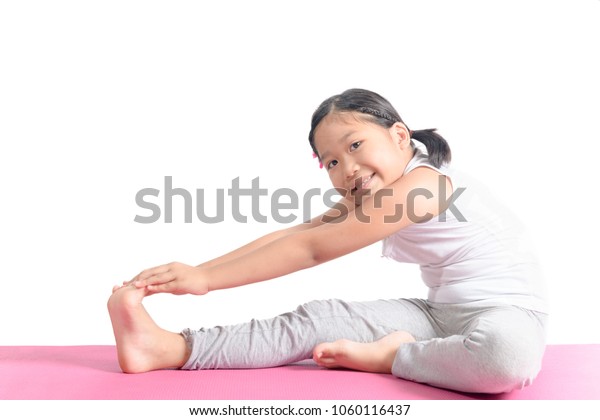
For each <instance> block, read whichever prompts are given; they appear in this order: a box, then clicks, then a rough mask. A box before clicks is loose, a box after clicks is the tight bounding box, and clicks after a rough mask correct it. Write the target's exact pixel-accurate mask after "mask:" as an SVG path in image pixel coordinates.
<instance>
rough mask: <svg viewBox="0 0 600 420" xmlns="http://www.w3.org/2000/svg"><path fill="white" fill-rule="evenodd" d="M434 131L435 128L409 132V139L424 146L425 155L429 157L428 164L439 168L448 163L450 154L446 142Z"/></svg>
mask: <svg viewBox="0 0 600 420" xmlns="http://www.w3.org/2000/svg"><path fill="white" fill-rule="evenodd" d="M436 130H437V129H436V128H429V129H427V130H415V131H412V132H411V138H413V139H415V140H417V141H419V142H421V143H423V144H424V145H425V147H426V148H427V154H428V155H429V163H431V164H432V165H433V166H435V167H436V168H439V167H441V166H442V165H443V164H445V163H450V160H451V159H452V153H451V152H450V146H449V145H448V142H447V141H446V140H445V139H444V138H443V137H442V136H440V135H439V134H438V133H436V132H435V131H436Z"/></svg>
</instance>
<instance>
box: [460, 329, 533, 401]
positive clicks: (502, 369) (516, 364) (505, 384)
mask: <svg viewBox="0 0 600 420" xmlns="http://www.w3.org/2000/svg"><path fill="white" fill-rule="evenodd" d="M469 344H471V345H473V342H471V343H469ZM469 344H467V347H468V346H469ZM529 344H530V343H523V342H520V341H517V340H514V339H511V337H506V336H503V335H501V334H491V335H488V336H487V337H486V339H485V340H484V341H483V342H480V343H479V345H478V346H477V347H478V348H477V351H476V352H474V354H475V355H476V364H475V365H476V370H477V372H478V373H477V374H476V377H477V382H478V383H479V384H478V387H477V388H478V391H477V392H484V393H490V394H498V393H503V392H510V391H513V390H515V389H522V388H524V387H525V386H528V385H530V384H531V383H532V381H533V379H534V378H535V377H536V376H537V374H538V372H539V371H540V368H541V359H542V355H543V345H542V346H541V347H542V348H541V351H540V349H539V348H536V346H535V345H534V346H530V345H529Z"/></svg>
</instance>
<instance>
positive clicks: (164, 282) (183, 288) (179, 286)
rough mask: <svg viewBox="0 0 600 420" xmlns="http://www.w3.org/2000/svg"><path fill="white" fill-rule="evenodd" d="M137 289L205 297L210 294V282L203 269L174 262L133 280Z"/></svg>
mask: <svg viewBox="0 0 600 420" xmlns="http://www.w3.org/2000/svg"><path fill="white" fill-rule="evenodd" d="M129 283H133V285H134V286H135V287H137V288H142V287H145V288H146V289H147V290H148V292H149V293H150V294H154V293H171V294H174V295H184V294H187V293H189V294H192V295H204V294H206V293H208V281H207V279H206V278H205V276H203V275H202V269H200V268H198V267H193V266H190V265H186V264H182V263H178V262H173V263H170V264H165V265H160V266H158V267H154V268H150V269H148V270H144V271H142V272H141V273H140V274H138V275H137V276H136V277H134V278H133V280H131V282H129Z"/></svg>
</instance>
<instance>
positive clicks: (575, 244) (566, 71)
mask: <svg viewBox="0 0 600 420" xmlns="http://www.w3.org/2000/svg"><path fill="white" fill-rule="evenodd" d="M599 20H600V1H598V0H576V1H567V0H564V1H496V2H476V1H470V2H467V1H453V2H443V1H423V0H419V1H416V0H415V1H370V2H365V1H343V2H340V1H302V2H294V3H292V2H274V1H273V2H270V1H252V2H242V1H223V2H191V1H184V2H157V1H144V2H134V1H117V2H112V1H104V2H77V1H73V2H65V1H57V2H29V1H22V2H10V3H9V2H3V3H2V5H0V60H1V65H0V76H1V77H0V141H1V155H0V182H1V190H0V200H1V206H0V250H1V253H0V258H1V260H0V262H1V267H2V269H1V275H2V279H1V284H2V286H1V288H0V322H1V329H0V331H1V333H0V345H29V344H31V345H71V344H113V343H114V339H113V336H112V330H111V327H110V321H109V318H108V314H107V311H106V301H107V299H108V297H109V295H110V291H111V288H112V286H113V284H117V283H120V282H122V281H123V280H128V279H130V278H131V277H133V276H134V275H135V274H137V273H138V272H139V271H141V270H142V269H144V268H148V267H151V266H154V265H158V264H162V263H166V262H170V261H175V260H176V261H182V262H186V263H189V264H198V263H200V262H202V261H204V260H206V259H209V258H212V257H215V256H218V255H220V254H221V253H224V252H226V251H229V250H231V249H232V248H235V247H237V246H240V245H243V244H244V243H246V242H247V241H249V240H251V239H254V238H255V237H257V236H258V235H261V234H264V233H267V232H269V231H272V230H274V229H278V228H282V227H286V226H288V225H281V224H278V223H276V222H274V221H273V219H272V217H271V215H270V211H269V204H270V203H269V200H268V199H266V198H265V197H262V198H261V211H262V213H263V214H265V215H267V216H268V218H269V222H268V223H256V222H254V223H247V224H241V223H237V222H235V221H234V220H233V218H232V216H231V212H230V210H229V206H227V207H226V213H225V214H226V221H225V222H223V223H219V224H210V225H209V224H202V223H200V222H199V221H198V220H197V219H195V218H194V221H193V223H190V224H186V223H184V221H183V206H182V204H181V201H175V210H174V213H175V220H174V222H173V223H171V224H167V223H164V220H163V219H161V221H160V222H157V223H153V224H139V223H135V222H134V221H133V219H134V217H135V215H137V214H139V215H148V211H146V210H143V209H140V208H139V207H138V206H137V205H136V203H135V200H134V198H135V194H136V193H137V191H139V190H140V189H142V188H148V187H151V188H157V189H161V191H163V192H164V185H163V183H164V178H165V176H172V177H173V181H174V184H175V186H176V187H180V188H186V189H188V190H190V191H192V192H194V191H195V189H197V188H202V189H205V193H206V195H207V196H208V199H209V201H208V202H207V203H206V210H207V212H208V213H209V214H213V213H214V210H215V206H216V204H215V203H214V199H213V201H212V203H211V201H210V200H211V197H215V190H216V189H218V188H223V189H227V188H229V187H230V186H231V182H232V180H233V179H234V178H236V177H240V184H241V186H242V187H244V188H249V187H250V183H251V180H252V179H253V178H255V177H260V184H261V187H263V188H268V189H269V191H270V192H272V191H274V190H275V189H276V188H283V187H288V188H293V189H294V190H295V191H296V192H297V193H298V194H299V195H300V196H302V194H303V193H304V192H305V191H307V190H308V189H309V188H314V187H316V188H321V189H322V191H325V190H326V189H328V188H329V184H328V178H327V176H326V173H325V171H324V170H319V169H318V164H317V162H316V161H315V160H313V159H312V157H311V150H310V148H309V146H308V142H307V133H308V130H309V122H310V116H311V114H312V112H313V110H314V109H315V108H316V107H317V106H318V104H319V103H320V102H321V101H322V100H323V99H325V98H326V97H329V96H330V95H333V94H336V93H340V92H341V91H343V90H345V89H347V88H350V87H363V88H367V89H371V90H374V91H376V92H379V93H381V94H382V95H384V96H385V97H387V98H388V99H389V100H390V101H391V102H392V103H393V104H394V105H395V107H396V108H397V109H398V111H399V112H400V114H401V115H402V116H403V118H404V120H405V121H406V123H407V124H408V125H409V127H411V128H413V129H419V128H429V127H437V128H438V129H439V132H440V133H441V134H442V135H443V136H444V137H445V138H446V139H447V140H448V141H449V142H450V145H451V147H452V150H453V155H454V164H455V165H456V166H459V167H460V168H461V169H463V170H465V171H467V172H470V173H471V174H474V175H476V176H477V177H478V178H480V179H481V180H482V181H484V182H485V183H487V184H488V186H489V187H490V189H491V190H492V191H493V192H494V193H495V194H496V195H497V196H498V197H500V198H501V199H502V200H503V201H504V202H505V203H506V204H507V205H508V206H509V207H511V208H512V209H513V210H514V211H515V212H516V213H517V214H518V215H519V216H520V218H521V220H522V221H523V222H524V223H525V225H526V226H528V228H529V230H530V233H531V234H532V237H533V239H534V242H535V245H536V246H537V249H538V253H539V256H540V259H541V261H542V264H543V267H544V270H545V274H546V277H547V280H548V286H549V291H550V297H551V311H552V323H551V330H550V336H549V341H550V342H551V343H555V344H556V343H598V342H600V329H599V328H597V326H596V322H595V321H596V320H597V319H598V307H597V301H598V294H599V292H600V286H599V285H598V283H599V280H600V276H599V275H598V269H597V267H596V264H597V261H598V258H597V252H596V249H597V238H598V236H599V234H600V228H599V223H598V217H597V215H596V211H597V208H598V204H599V202H600V200H599V199H598V187H597V182H598V175H597V167H598V155H599V152H600V146H599V141H600V135H599V132H598V125H597V123H598V115H600V113H599V110H600V106H599V101H600V82H599V78H598V74H600V65H599V60H598V51H599V48H598V44H599V41H600V25H598V22H599ZM161 197H162V195H161ZM226 199H229V198H228V197H226ZM176 200H177V198H176ZM155 201H158V202H160V200H155ZM242 203H243V204H244V206H243V207H242V212H243V213H245V214H247V215H249V214H250V202H249V199H247V198H246V199H245V200H242ZM315 204H316V203H315ZM161 207H163V210H164V206H162V205H161ZM313 210H314V211H315V212H316V211H318V210H322V208H320V207H319V206H317V205H315V206H313ZM292 213H294V212H292ZM282 214H286V212H282ZM295 214H297V215H298V217H299V219H301V218H302V213H301V211H300V210H298V211H295ZM424 296H425V289H424V286H423V285H422V284H421V282H420V279H419V272H418V269H417V268H415V267H410V266H404V265H401V264H398V263H393V262H391V261H388V260H385V259H382V258H381V257H380V245H376V246H373V247H369V248H367V249H364V250H362V251H359V252H357V253H355V254H352V255H349V256H347V257H344V258H341V259H339V260H336V261H333V262H331V263H329V264H325V265H323V266H319V267H316V268H314V269H311V270H307V271H303V272H299V273H295V274H293V275H290V276H288V277H286V278H283V279H279V280H273V281H269V282H265V283H261V284H256V285H251V286H246V287H243V288H239V289H235V290H227V291H219V292H215V293H212V294H209V295H207V296H203V297H191V296H182V297H175V296H169V295H160V296H153V297H151V298H149V299H147V301H146V306H147V308H148V310H149V312H150V313H151V315H152V316H153V317H154V318H155V320H156V321H157V323H158V324H159V325H161V326H162V327H165V328H167V329H171V330H174V331H179V330H181V329H182V328H185V327H194V328H200V327H202V326H212V325H215V324H229V323H234V322H241V321H246V320H249V319H251V318H262V317H268V316H272V315H276V314H278V313H280V312H284V311H288V310H291V309H294V308H295V307H296V306H297V305H298V304H300V303H303V302H305V301H308V300H312V299H323V298H332V297H338V298H344V299H350V300H357V299H359V300H363V299H376V298H383V297H386V298H387V297H389V298H392V297H424Z"/></svg>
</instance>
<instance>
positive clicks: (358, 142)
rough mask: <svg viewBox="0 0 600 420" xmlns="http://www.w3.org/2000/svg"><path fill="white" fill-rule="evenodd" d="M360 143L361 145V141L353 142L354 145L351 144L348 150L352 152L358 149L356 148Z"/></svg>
mask: <svg viewBox="0 0 600 420" xmlns="http://www.w3.org/2000/svg"><path fill="white" fill-rule="evenodd" d="M361 143H362V142H361V141H355V142H354V143H352V144H351V145H350V150H351V151H353V150H356V149H358V147H359V146H360V144H361Z"/></svg>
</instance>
